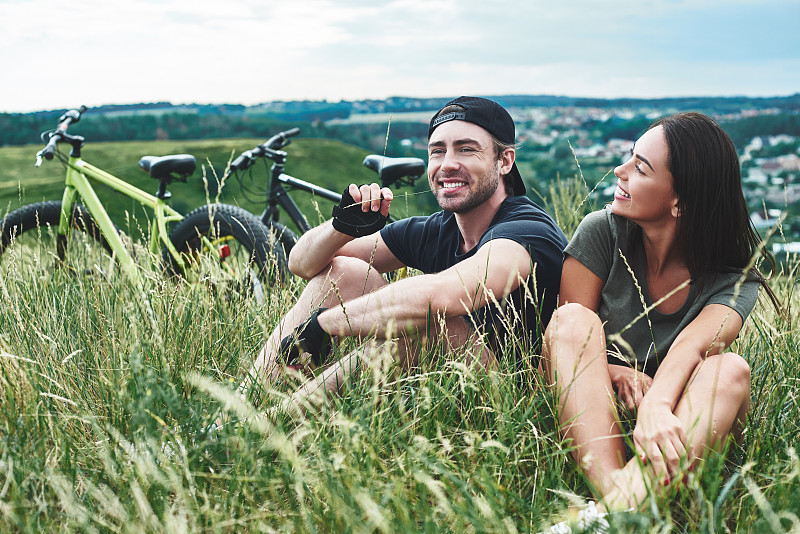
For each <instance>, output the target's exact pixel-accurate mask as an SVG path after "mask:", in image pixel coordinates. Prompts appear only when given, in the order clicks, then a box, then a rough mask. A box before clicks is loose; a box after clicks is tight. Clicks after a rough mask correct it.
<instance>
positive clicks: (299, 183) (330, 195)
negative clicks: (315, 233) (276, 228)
mask: <svg viewBox="0 0 800 534" xmlns="http://www.w3.org/2000/svg"><path fill="white" fill-rule="evenodd" d="M273 162H274V163H273V165H272V170H271V173H272V179H271V182H270V188H269V194H268V195H267V208H266V209H265V210H264V213H262V214H261V220H262V221H263V222H264V223H267V222H268V221H276V222H277V221H278V218H279V212H278V206H280V207H282V208H283V209H284V210H285V211H286V213H287V214H288V215H289V218H290V219H292V221H294V223H295V224H296V225H297V228H298V229H299V230H300V232H301V233H306V232H308V231H309V230H311V225H310V224H309V223H308V219H306V216H305V215H303V213H302V212H301V211H300V208H298V207H297V204H296V203H295V201H294V200H293V199H292V197H291V196H289V193H288V192H287V191H286V189H284V188H283V185H284V184H285V185H288V186H289V187H291V188H292V189H298V190H300V191H305V192H307V193H311V194H312V195H316V196H319V197H322V198H324V199H326V200H330V201H331V202H334V203H336V204H338V203H339V202H341V200H342V195H341V194H339V193H334V192H333V191H331V190H329V189H325V188H324V187H320V186H318V185H315V184H312V183H310V182H306V181H305V180H301V179H299V178H295V177H293V176H289V175H288V174H284V172H283V169H284V162H285V156H283V157H280V158H277V157H276V158H275V159H273ZM389 221H390V222H391V221H394V219H393V218H391V216H390V217H389Z"/></svg>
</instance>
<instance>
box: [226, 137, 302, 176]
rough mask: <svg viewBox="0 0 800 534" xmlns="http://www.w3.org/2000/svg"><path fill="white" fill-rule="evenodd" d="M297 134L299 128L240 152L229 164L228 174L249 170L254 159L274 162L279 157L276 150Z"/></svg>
mask: <svg viewBox="0 0 800 534" xmlns="http://www.w3.org/2000/svg"><path fill="white" fill-rule="evenodd" d="M299 134H300V128H290V129H289V130H286V131H284V132H280V133H279V134H276V135H273V136H272V137H270V138H269V139H268V140H267V141H266V142H265V143H261V144H260V145H258V146H257V147H255V148H254V149H252V150H246V151H245V152H242V153H241V154H240V155H239V157H237V158H236V159H235V160H233V161H232V162H231V168H230V171H229V172H228V174H230V173H232V172H235V171H244V170H247V169H249V168H250V167H252V166H253V164H254V163H255V161H256V158H269V159H272V160H274V159H275V158H276V157H277V156H280V155H281V153H280V152H279V151H278V149H280V148H283V147H285V146H286V145H288V144H290V143H291V142H292V141H291V139H289V138H290V137H294V136H296V135H299ZM284 155H285V154H284Z"/></svg>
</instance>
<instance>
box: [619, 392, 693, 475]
mask: <svg viewBox="0 0 800 534" xmlns="http://www.w3.org/2000/svg"><path fill="white" fill-rule="evenodd" d="M633 444H634V446H635V447H636V453H637V454H638V455H639V457H640V458H641V459H643V460H646V461H649V462H650V463H651V466H652V468H653V470H654V471H655V474H656V475H657V476H659V477H661V476H665V477H666V478H665V479H664V483H665V484H668V483H669V481H670V479H672V478H673V477H674V476H676V475H677V474H678V470H679V468H680V464H681V459H683V458H685V456H686V445H687V444H688V439H687V437H686V432H685V431H684V428H683V425H682V424H681V421H680V419H678V418H677V417H676V416H675V414H673V413H672V410H671V409H670V407H669V406H668V405H666V404H663V403H655V404H651V403H647V402H645V403H642V404H641V405H640V407H639V414H638V417H637V418H636V428H635V429H634V430H633Z"/></svg>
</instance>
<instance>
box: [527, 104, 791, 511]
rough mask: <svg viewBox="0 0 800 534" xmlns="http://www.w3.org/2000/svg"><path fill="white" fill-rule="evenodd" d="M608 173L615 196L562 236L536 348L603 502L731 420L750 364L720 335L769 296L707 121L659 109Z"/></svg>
mask: <svg viewBox="0 0 800 534" xmlns="http://www.w3.org/2000/svg"><path fill="white" fill-rule="evenodd" d="M614 174H615V175H616V176H617V178H618V179H619V181H618V183H617V189H616V192H615V194H614V201H613V203H612V204H611V205H610V207H606V208H605V209H604V210H601V211H598V212H595V213H592V214H590V215H589V216H587V217H586V218H585V219H584V221H582V222H581V224H580V226H579V228H578V230H577V231H576V233H575V236H574V237H573V239H572V241H571V242H570V244H569V245H568V246H567V249H566V250H565V259H564V270H563V274H562V278H561V293H560V298H559V302H560V304H561V307H560V308H559V309H558V311H557V312H556V314H555V315H554V316H553V319H552V320H551V322H550V325H549V326H548V328H547V331H546V333H545V344H544V350H543V352H544V358H545V366H546V371H547V374H548V377H549V381H550V383H551V384H553V387H554V388H555V389H556V391H557V394H558V398H559V405H560V414H559V418H560V421H561V424H562V429H563V431H564V433H565V435H566V437H568V438H571V439H572V443H573V445H574V446H575V451H574V456H575V459H576V460H577V462H578V465H579V466H580V468H581V469H582V470H583V471H584V472H585V474H586V476H587V478H588V481H589V483H590V484H591V485H592V487H593V489H594V491H595V493H596V494H597V495H598V497H600V498H601V499H602V501H603V504H604V505H605V507H606V508H607V509H630V508H638V507H639V506H640V505H641V504H642V503H643V501H644V499H645V498H646V496H647V491H648V488H649V487H652V484H654V483H655V484H659V485H662V484H663V485H668V484H670V482H671V481H672V480H675V479H676V478H678V477H681V478H682V476H683V474H684V472H685V470H686V469H690V468H691V465H692V463H693V461H694V460H695V459H696V458H700V457H702V456H703V454H704V453H705V452H706V451H707V450H708V449H720V448H721V447H722V446H723V444H724V440H725V438H726V437H727V436H728V435H729V434H730V433H732V432H733V433H735V432H737V431H738V430H739V428H740V426H741V424H742V423H743V422H744V420H745V416H746V413H747V409H748V401H749V398H750V368H749V366H748V364H747V362H745V360H744V359H743V358H741V357H740V356H739V355H737V354H734V353H732V352H726V351H725V349H726V348H727V347H728V346H729V345H730V344H731V343H732V342H733V341H734V339H736V336H737V335H738V333H739V330H740V329H741V328H742V324H743V323H744V320H745V319H746V318H747V315H748V314H749V313H750V311H751V310H752V308H753V306H754V305H755V302H756V300H757V297H758V289H759V286H763V287H764V288H765V289H766V291H767V292H768V293H769V295H770V298H771V299H772V301H773V304H775V305H776V307H777V301H776V299H775V296H774V294H773V293H772V291H771V290H770V289H769V288H768V287H767V286H766V283H765V281H764V278H763V277H762V276H761V274H760V273H759V272H758V270H757V269H756V268H749V269H748V266H751V265H752V264H751V258H752V257H753V256H754V255H755V254H757V253H758V251H759V248H758V244H759V241H760V239H759V237H758V234H757V233H756V232H755V230H754V229H753V227H752V225H751V223H750V219H749V216H748V212H747V206H746V204H745V200H744V196H743V194H742V188H741V179H740V171H739V161H738V158H737V155H736V150H735V148H734V146H733V143H732V142H731V140H730V138H729V137H728V135H727V134H726V133H725V132H724V131H723V130H722V129H721V128H720V127H719V125H717V124H716V123H715V122H714V121H712V120H711V119H709V118H708V117H706V116H705V115H702V114H699V113H681V114H677V115H674V116H671V117H668V118H665V119H663V120H661V121H659V122H657V123H656V124H654V125H653V126H652V127H651V128H650V130H648V131H647V132H646V133H645V134H644V135H643V136H642V137H641V138H640V139H639V140H638V141H637V142H636V144H635V145H634V148H633V150H632V151H631V158H630V159H629V160H628V161H627V162H626V163H624V164H623V165H620V166H619V167H617V168H616V169H615V170H614ZM762 254H763V252H762ZM765 256H766V257H767V259H768V260H769V262H770V264H771V265H772V266H774V260H773V259H772V257H771V256H769V255H768V254H765ZM645 310H646V311H647V313H644V311H645ZM615 393H616V395H617V396H618V399H619V402H620V403H622V404H623V405H625V406H626V407H627V408H628V409H630V410H631V412H632V413H633V414H635V415H636V420H635V427H634V431H633V445H634V449H635V454H636V456H638V458H636V457H634V458H632V459H629V460H628V459H627V458H626V448H625V443H624V440H623V432H622V430H621V428H620V425H619V423H618V422H619V420H620V419H619V416H618V414H617V410H616V403H617V400H615ZM626 460H627V461H626ZM643 464H644V465H646V466H647V467H646V468H644V469H643V468H642V465H643Z"/></svg>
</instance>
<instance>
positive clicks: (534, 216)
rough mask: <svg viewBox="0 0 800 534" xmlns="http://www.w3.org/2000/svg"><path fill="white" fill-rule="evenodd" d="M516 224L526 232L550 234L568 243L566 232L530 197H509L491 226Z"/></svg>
mask: <svg viewBox="0 0 800 534" xmlns="http://www.w3.org/2000/svg"><path fill="white" fill-rule="evenodd" d="M509 225H513V226H515V227H516V228H517V229H518V231H522V232H523V233H525V234H533V235H542V234H545V235H548V236H550V237H552V238H553V239H555V240H556V241H559V242H562V241H563V243H564V244H566V237H565V236H564V232H563V231H562V230H561V228H560V227H559V226H558V224H557V223H556V222H555V220H554V219H553V218H552V217H551V216H550V215H549V214H548V213H547V212H546V211H545V210H544V209H542V208H541V207H540V206H539V205H538V204H536V203H535V202H534V201H532V200H531V199H529V198H528V197H509V198H507V199H506V200H505V202H503V204H502V205H501V206H500V210H498V213H497V215H495V218H494V221H493V222H492V225H491V227H490V228H495V229H496V228H497V227H502V226H509Z"/></svg>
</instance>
